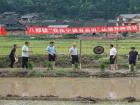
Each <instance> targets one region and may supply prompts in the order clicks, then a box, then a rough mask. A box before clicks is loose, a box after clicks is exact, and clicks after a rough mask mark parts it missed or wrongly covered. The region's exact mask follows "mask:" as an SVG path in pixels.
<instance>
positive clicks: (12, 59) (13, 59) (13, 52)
mask: <svg viewBox="0 0 140 105" xmlns="http://www.w3.org/2000/svg"><path fill="white" fill-rule="evenodd" d="M16 49H17V45H16V44H14V46H13V48H12V50H11V52H10V54H9V59H10V65H9V66H10V68H13V67H14V63H15V62H16V60H17V59H16Z"/></svg>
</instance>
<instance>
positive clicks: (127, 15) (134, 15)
mask: <svg viewBox="0 0 140 105" xmlns="http://www.w3.org/2000/svg"><path fill="white" fill-rule="evenodd" d="M120 16H121V17H124V18H128V19H131V18H134V17H137V16H139V17H140V14H121V15H120Z"/></svg>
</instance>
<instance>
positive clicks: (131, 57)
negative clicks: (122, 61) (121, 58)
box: [128, 47, 138, 71]
mask: <svg viewBox="0 0 140 105" xmlns="http://www.w3.org/2000/svg"><path fill="white" fill-rule="evenodd" d="M128 60H129V70H130V71H131V70H132V66H133V70H136V62H137V60H138V52H137V51H136V50H135V47H131V51H130V52H129V55H128Z"/></svg>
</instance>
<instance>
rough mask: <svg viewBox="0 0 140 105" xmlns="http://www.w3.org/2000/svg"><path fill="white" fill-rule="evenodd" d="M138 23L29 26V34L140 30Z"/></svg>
mask: <svg viewBox="0 0 140 105" xmlns="http://www.w3.org/2000/svg"><path fill="white" fill-rule="evenodd" d="M138 31H139V26H138V25H131V26H112V27H109V26H99V27H68V28H54V27H53V28H50V27H28V29H27V33H28V34H29V35H36V34H37V35H38V34H40V35H41V34H89V33H97V32H110V33H116V32H138Z"/></svg>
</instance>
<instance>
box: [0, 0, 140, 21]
mask: <svg viewBox="0 0 140 105" xmlns="http://www.w3.org/2000/svg"><path fill="white" fill-rule="evenodd" d="M5 11H14V12H18V13H20V14H25V13H31V12H39V13H44V15H45V17H47V18H51V19H52V18H57V19H93V18H106V19H108V18H114V17H116V16H118V15H119V14H122V13H140V0H0V13H2V12H5Z"/></svg>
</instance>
